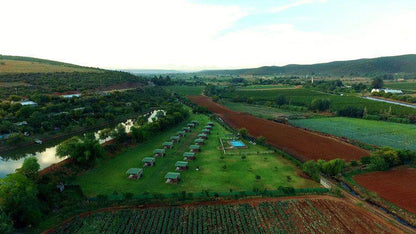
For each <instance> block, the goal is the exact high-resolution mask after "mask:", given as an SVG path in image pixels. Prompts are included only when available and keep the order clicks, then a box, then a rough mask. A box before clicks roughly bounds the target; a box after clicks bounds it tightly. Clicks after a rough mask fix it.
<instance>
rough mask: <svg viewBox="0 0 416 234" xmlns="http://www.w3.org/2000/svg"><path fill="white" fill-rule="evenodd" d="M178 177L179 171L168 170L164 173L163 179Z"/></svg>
mask: <svg viewBox="0 0 416 234" xmlns="http://www.w3.org/2000/svg"><path fill="white" fill-rule="evenodd" d="M179 177H181V173H178V172H168V173H167V174H166V175H165V179H178V178H179Z"/></svg>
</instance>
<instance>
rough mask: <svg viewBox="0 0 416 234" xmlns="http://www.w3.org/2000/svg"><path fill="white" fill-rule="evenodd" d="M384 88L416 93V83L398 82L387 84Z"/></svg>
mask: <svg viewBox="0 0 416 234" xmlns="http://www.w3.org/2000/svg"><path fill="white" fill-rule="evenodd" d="M384 86H386V87H387V88H390V89H401V90H404V91H406V90H407V91H412V92H416V82H396V83H386V84H385V85H384Z"/></svg>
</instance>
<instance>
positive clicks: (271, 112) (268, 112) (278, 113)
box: [224, 101, 306, 119]
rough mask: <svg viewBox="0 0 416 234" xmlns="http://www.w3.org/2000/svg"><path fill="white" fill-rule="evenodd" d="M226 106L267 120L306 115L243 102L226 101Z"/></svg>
mask: <svg viewBox="0 0 416 234" xmlns="http://www.w3.org/2000/svg"><path fill="white" fill-rule="evenodd" d="M224 105H225V106H226V107H228V108H230V109H231V110H234V111H239V112H247V113H250V114H252V115H254V116H257V117H260V118H266V119H276V118H280V117H297V116H304V115H305V114H306V113H304V112H297V111H290V110H285V109H281V108H276V107H268V106H264V105H254V104H247V103H241V102H229V101H226V102H225V103H224Z"/></svg>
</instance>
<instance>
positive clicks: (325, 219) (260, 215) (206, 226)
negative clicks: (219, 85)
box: [51, 196, 400, 233]
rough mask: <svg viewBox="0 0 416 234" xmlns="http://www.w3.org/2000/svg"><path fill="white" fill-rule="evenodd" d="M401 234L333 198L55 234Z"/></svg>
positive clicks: (145, 214) (98, 222)
mask: <svg viewBox="0 0 416 234" xmlns="http://www.w3.org/2000/svg"><path fill="white" fill-rule="evenodd" d="M91 231H93V232H94V233H95V232H96V233H400V230H398V229H396V228H395V227H393V226H392V225H391V224H389V223H387V222H386V221H384V220H382V219H380V218H378V217H377V216H375V215H373V214H372V213H369V212H367V211H365V210H364V209H363V208H360V207H358V206H354V205H351V204H349V203H347V202H345V201H342V200H340V199H337V198H333V197H327V196H322V197H316V196H315V197H310V198H308V197H306V198H298V199H295V198H286V199H285V198H281V199H273V198H271V199H257V200H255V199H254V200H242V201H235V202H230V203H228V204H227V203H225V202H224V203H222V204H221V203H217V204H205V205H185V206H182V207H150V208H143V209H124V210H113V211H111V210H108V211H101V212H95V213H92V214H87V215H84V216H82V217H76V218H74V219H72V220H71V221H70V222H68V223H66V224H64V225H62V226H61V227H59V228H57V229H56V230H53V231H52V232H51V233H90V232H91Z"/></svg>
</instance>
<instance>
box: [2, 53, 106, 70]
mask: <svg viewBox="0 0 416 234" xmlns="http://www.w3.org/2000/svg"><path fill="white" fill-rule="evenodd" d="M50 72H101V70H100V69H97V68H90V67H82V66H78V65H74V64H69V63H62V62H57V61H52V60H45V59H38V58H31V57H20V56H7V55H0V74H4V73H50Z"/></svg>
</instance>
